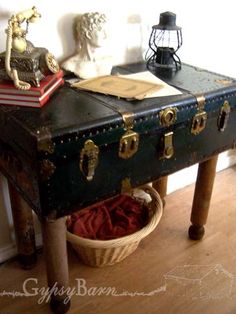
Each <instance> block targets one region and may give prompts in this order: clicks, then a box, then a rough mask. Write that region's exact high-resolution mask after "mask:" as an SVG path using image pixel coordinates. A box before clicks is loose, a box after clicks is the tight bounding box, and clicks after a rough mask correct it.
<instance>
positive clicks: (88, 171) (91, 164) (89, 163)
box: [79, 140, 99, 181]
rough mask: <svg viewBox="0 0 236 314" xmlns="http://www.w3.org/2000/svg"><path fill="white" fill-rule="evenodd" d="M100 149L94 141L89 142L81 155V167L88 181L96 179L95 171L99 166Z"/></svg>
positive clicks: (85, 144)
mask: <svg viewBox="0 0 236 314" xmlns="http://www.w3.org/2000/svg"><path fill="white" fill-rule="evenodd" d="M98 154H99V148H98V146H97V145H95V144H94V142H93V141H92V140H87V141H86V142H85V143H84V147H83V148H82V150H81V153H80V163H79V167H80V170H81V172H82V173H83V175H84V176H85V177H86V179H87V180H88V181H91V180H92V179H93V177H94V173H95V169H96V167H97V165H98Z"/></svg>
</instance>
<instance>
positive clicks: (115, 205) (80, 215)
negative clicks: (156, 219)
mask: <svg viewBox="0 0 236 314" xmlns="http://www.w3.org/2000/svg"><path fill="white" fill-rule="evenodd" d="M147 223H148V208H147V207H146V206H143V205H142V204H140V202H139V201H137V200H135V199H133V198H132V197H130V196H128V195H119V196H117V197H115V198H113V199H111V200H108V201H105V202H103V203H99V204H97V205H93V206H92V207H89V208H86V209H83V210H81V211H78V212H76V213H74V214H72V215H71V217H70V219H69V220H68V221H67V227H68V230H69V231H70V232H72V233H74V234H76V235H78V236H80V237H84V238H88V239H97V240H110V239H115V238H120V237H123V236H126V235H129V234H131V233H134V232H136V231H138V230H140V229H141V228H143V227H144V226H145V225H146V224H147Z"/></svg>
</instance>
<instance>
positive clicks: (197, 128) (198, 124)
mask: <svg viewBox="0 0 236 314" xmlns="http://www.w3.org/2000/svg"><path fill="white" fill-rule="evenodd" d="M206 121H207V113H206V112H205V111H201V112H199V113H197V114H196V115H195V116H194V117H193V121H192V128H191V133H192V134H194V135H197V134H199V133H200V132H202V131H203V130H204V129H205V126H206Z"/></svg>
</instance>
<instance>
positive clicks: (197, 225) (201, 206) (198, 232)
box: [189, 155, 218, 240]
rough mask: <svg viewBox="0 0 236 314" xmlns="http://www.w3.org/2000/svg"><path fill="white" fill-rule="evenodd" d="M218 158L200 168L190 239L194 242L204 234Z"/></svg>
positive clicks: (201, 164)
mask: <svg viewBox="0 0 236 314" xmlns="http://www.w3.org/2000/svg"><path fill="white" fill-rule="evenodd" d="M217 158H218V155H217V156H214V157H212V158H211V159H208V160H206V161H204V162H201V163H200V164H199V166H198V175H197V181H196V186H195V192H194V198H193V205H192V213H191V222H192V225H191V226H190V227H189V237H190V238H191V239H193V240H200V239H201V238H202V237H203V235H204V233H205V229H204V225H205V224H206V221H207V216H208V210H209V207H210V200H211V194H212V189H213V184H214V179H215V173H216V164H217Z"/></svg>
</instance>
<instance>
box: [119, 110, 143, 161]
mask: <svg viewBox="0 0 236 314" xmlns="http://www.w3.org/2000/svg"><path fill="white" fill-rule="evenodd" d="M122 118H123V121H124V125H125V127H124V128H125V130H126V132H125V134H124V135H123V136H122V137H121V139H120V143H119V157H120V158H123V159H128V158H130V157H132V156H133V155H134V154H135V153H136V152H137V151H138V145H139V134H138V133H136V132H134V131H133V130H132V128H133V114H132V113H128V112H125V113H124V114H122Z"/></svg>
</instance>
